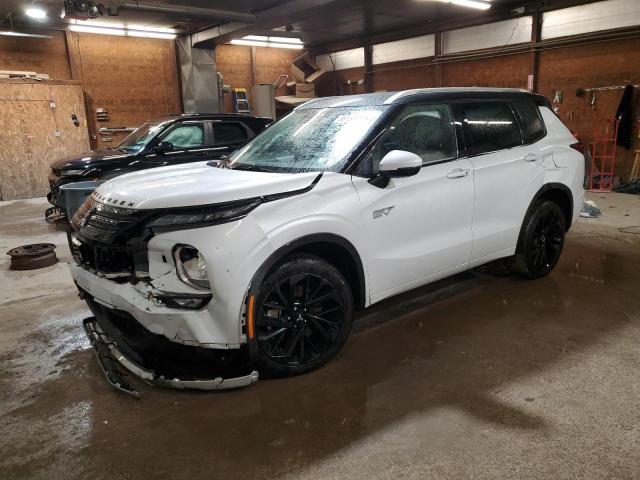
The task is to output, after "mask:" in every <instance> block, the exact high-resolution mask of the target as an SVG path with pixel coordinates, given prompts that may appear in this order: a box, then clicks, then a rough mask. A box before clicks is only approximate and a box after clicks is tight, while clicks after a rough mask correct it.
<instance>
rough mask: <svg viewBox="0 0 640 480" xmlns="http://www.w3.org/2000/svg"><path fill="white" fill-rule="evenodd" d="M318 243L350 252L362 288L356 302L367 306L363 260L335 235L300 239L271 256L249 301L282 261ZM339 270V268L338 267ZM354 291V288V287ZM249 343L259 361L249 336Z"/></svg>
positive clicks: (251, 287)
mask: <svg viewBox="0 0 640 480" xmlns="http://www.w3.org/2000/svg"><path fill="white" fill-rule="evenodd" d="M316 243H330V244H331V243H332V244H335V245H337V246H339V247H342V248H343V249H344V250H346V251H347V252H348V254H349V255H350V256H351V259H352V260H353V262H354V264H355V267H356V270H357V272H356V273H357V275H358V281H359V283H360V288H359V291H358V297H359V298H354V302H355V304H356V306H358V307H364V305H365V304H366V280H365V273H364V266H363V264H362V259H361V258H360V254H359V253H358V251H357V250H356V248H355V247H354V246H353V244H352V243H351V242H350V241H349V240H347V239H346V238H344V237H342V236H340V235H336V234H334V233H313V234H310V235H305V236H303V237H299V238H297V239H295V240H293V241H291V242H288V243H286V244H284V245H283V246H281V247H279V248H278V249H276V250H275V251H274V252H273V253H271V255H270V256H269V257H268V258H267V259H266V260H265V261H264V262H263V263H262V265H261V266H260V268H258V270H257V271H256V273H255V274H254V275H253V278H252V279H251V284H250V285H249V290H248V292H247V301H248V299H249V298H250V297H251V296H253V297H256V296H257V294H258V289H259V288H260V286H261V285H262V283H263V282H264V280H265V277H266V276H267V273H269V271H270V270H271V269H272V268H273V267H274V266H275V265H276V264H277V263H278V262H279V261H281V260H282V259H284V258H285V257H286V256H287V255H289V254H290V253H291V252H294V251H296V250H298V249H300V248H301V247H304V246H305V245H312V244H316ZM336 268H338V269H339V267H337V266H336ZM352 290H353V286H352ZM247 343H248V344H249V353H250V355H251V359H252V360H254V361H257V355H258V353H257V345H256V341H255V339H250V338H249V336H248V335H247Z"/></svg>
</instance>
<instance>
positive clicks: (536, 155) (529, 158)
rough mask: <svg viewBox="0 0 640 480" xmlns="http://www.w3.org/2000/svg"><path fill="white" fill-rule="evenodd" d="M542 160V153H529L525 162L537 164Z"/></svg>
mask: <svg viewBox="0 0 640 480" xmlns="http://www.w3.org/2000/svg"><path fill="white" fill-rule="evenodd" d="M540 158H542V155H540V153H538V152H529V153H527V154H526V155H525V156H524V161H525V162H537V161H538V160H540Z"/></svg>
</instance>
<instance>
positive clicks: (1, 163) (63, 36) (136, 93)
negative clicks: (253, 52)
mask: <svg viewBox="0 0 640 480" xmlns="http://www.w3.org/2000/svg"><path fill="white" fill-rule="evenodd" d="M49 34H50V35H51V36H52V38H50V39H43V38H15V37H2V36H0V69H1V70H21V71H24V70H26V71H36V72H38V73H46V74H49V76H50V78H51V79H53V80H56V81H58V82H57V83H56V82H45V83H40V84H37V85H33V84H32V83H31V82H23V83H19V84H15V83H13V84H7V83H6V82H5V83H0V97H2V98H3V99H4V100H2V102H1V103H0V110H1V111H0V145H2V147H3V148H2V152H0V188H2V192H0V195H1V196H0V199H4V200H8V199H13V198H28V197H33V196H38V195H44V194H45V193H46V191H47V189H46V178H47V175H48V166H49V163H50V162H51V161H53V160H55V159H57V158H59V157H62V156H67V155H71V154H76V153H80V152H82V151H85V150H88V149H89V147H91V148H100V147H110V146H113V145H115V144H117V143H118V142H119V141H120V140H121V139H122V138H123V137H124V135H126V134H124V133H120V134H115V135H109V136H108V137H110V138H112V142H109V143H106V142H102V141H101V139H102V138H103V137H102V136H101V135H99V134H98V129H99V128H100V127H120V126H125V127H137V126H139V125H140V124H142V123H144V122H145V121H147V120H149V119H153V118H156V117H158V116H160V115H165V114H170V113H180V112H181V111H182V104H181V98H180V87H179V80H178V70H177V65H176V51H175V45H174V42H173V41H170V40H157V39H147V38H133V37H114V36H105V35H92V34H77V33H71V32H54V31H51V32H49ZM70 80H74V81H75V83H73V84H72V85H70V84H66V85H63V83H64V81H67V82H69V81H70ZM10 85H12V86H10ZM38 85H40V86H38ZM83 93H84V98H83V97H82V95H83ZM52 96H55V97H56V99H57V101H56V105H57V107H56V110H55V112H53V114H54V115H53V117H51V113H52V112H51V109H50V107H49V106H48V105H49V103H48V99H49V98H50V97H52ZM16 99H18V100H19V101H18V102H16ZM78 102H79V103H78ZM85 103H86V105H85ZM96 108H104V109H106V110H107V111H108V112H109V117H110V120H109V121H108V122H97V119H96V114H95V111H96ZM72 111H73V112H75V113H76V115H77V116H78V118H80V119H81V122H82V126H81V127H80V128H76V127H73V128H68V127H69V125H72V124H71V120H70V115H71V113H72ZM51 122H53V123H51ZM61 126H62V127H64V128H61ZM39 128H41V129H42V131H45V132H50V131H52V129H53V130H55V129H60V130H61V132H62V133H61V135H62V136H61V137H59V138H58V137H50V135H49V133H46V134H39V133H38V129H39ZM92 137H95V139H93V138H92ZM6 146H9V148H7V147H6ZM9 152H12V153H9Z"/></svg>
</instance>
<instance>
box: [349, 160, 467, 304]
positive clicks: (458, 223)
mask: <svg viewBox="0 0 640 480" xmlns="http://www.w3.org/2000/svg"><path fill="white" fill-rule="evenodd" d="M471 168H472V166H471V163H470V162H469V160H467V159H460V160H454V161H452V162H446V163H442V164H439V165H431V166H429V167H424V168H422V169H421V170H420V172H419V173H418V174H417V175H414V176H412V177H404V178H403V177H401V178H394V179H392V180H391V182H390V183H389V185H388V186H387V188H384V189H381V188H378V187H375V186H373V185H371V184H369V183H368V182H367V179H365V178H359V177H354V178H353V184H354V186H355V188H356V190H357V191H358V195H359V197H360V202H361V205H362V217H363V224H364V225H363V226H364V234H365V236H366V238H367V242H365V245H364V247H365V251H364V256H365V257H366V258H367V263H368V264H369V291H370V294H371V297H372V303H373V302H377V301H379V300H381V299H383V298H385V297H388V296H391V295H394V294H395V293H398V292H399V291H403V290H405V289H408V288H407V286H408V285H411V287H409V288H413V287H415V286H416V285H419V284H421V283H427V279H429V277H431V276H433V275H435V274H438V273H440V272H443V271H445V270H449V269H452V268H456V267H464V268H466V267H467V265H468V264H469V257H470V255H471V247H472V243H473V237H472V235H471V221H472V218H473V201H474V200H473V196H474V187H473V175H472V174H471ZM456 171H463V172H466V173H467V174H466V175H464V176H460V177H457V178H447V175H448V174H450V173H451V172H456ZM388 208H391V210H389V211H388V213H387V214H385V213H384V211H385V209H388ZM374 212H379V213H378V214H376V215H375V218H374Z"/></svg>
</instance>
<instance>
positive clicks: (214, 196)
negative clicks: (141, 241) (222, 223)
mask: <svg viewBox="0 0 640 480" xmlns="http://www.w3.org/2000/svg"><path fill="white" fill-rule="evenodd" d="M317 176H318V172H309V173H265V172H248V171H245V170H229V169H224V168H217V167H213V166H209V165H207V162H198V163H188V164H183V165H175V166H170V167H161V168H153V169H150V170H143V171H140V172H135V173H130V174H126V175H122V176H120V177H117V178H114V179H113V180H109V181H108V182H106V183H104V184H102V185H101V186H100V187H99V188H98V189H97V190H96V191H95V193H94V197H95V198H96V199H97V200H98V201H104V200H108V199H110V203H113V204H114V205H115V204H118V206H126V207H129V208H144V209H152V208H173V207H188V206H197V205H207V204H212V203H221V202H231V201H234V200H242V199H245V198H252V197H260V196H264V195H274V194H278V193H286V192H290V191H293V190H299V189H302V188H305V187H308V186H309V185H311V183H312V182H313V180H314V179H315V178H316V177H317Z"/></svg>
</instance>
